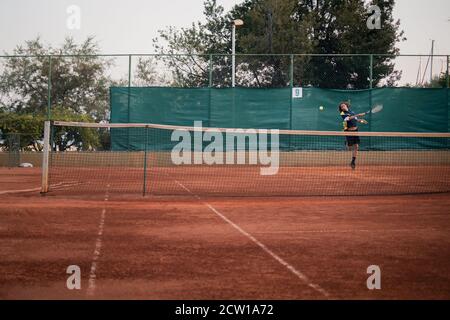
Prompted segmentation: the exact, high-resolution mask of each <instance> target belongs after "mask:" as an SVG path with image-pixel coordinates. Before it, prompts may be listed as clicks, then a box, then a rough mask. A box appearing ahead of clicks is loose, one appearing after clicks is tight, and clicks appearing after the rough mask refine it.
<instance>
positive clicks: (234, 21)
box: [231, 19, 244, 88]
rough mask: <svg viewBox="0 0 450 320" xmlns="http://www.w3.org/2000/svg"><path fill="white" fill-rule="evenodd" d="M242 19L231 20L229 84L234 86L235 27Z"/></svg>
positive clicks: (242, 22) (241, 23)
mask: <svg viewBox="0 0 450 320" xmlns="http://www.w3.org/2000/svg"><path fill="white" fill-rule="evenodd" d="M243 24H244V21H242V20H241V19H236V20H233V22H232V30H231V51H232V56H231V86H232V87H233V88H234V86H235V84H236V27H238V26H242V25H243Z"/></svg>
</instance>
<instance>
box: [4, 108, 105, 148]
mask: <svg viewBox="0 0 450 320" xmlns="http://www.w3.org/2000/svg"><path fill="white" fill-rule="evenodd" d="M52 117H53V119H57V120H60V121H77V122H94V119H93V118H92V117H91V116H90V115H88V114H86V113H84V114H81V113H78V112H76V111H74V110H72V109H70V108H63V107H58V106H57V107H55V108H54V110H53V115H52ZM45 120H47V118H46V116H45V115H43V114H39V115H33V114H26V113H17V112H0V149H4V150H9V149H10V145H11V141H12V139H15V140H17V141H19V144H18V149H19V150H21V151H42V148H43V139H44V137H43V132H44V122H45ZM105 134H107V133H106V132H100V131H98V130H93V129H89V128H81V129H80V128H75V127H54V131H53V135H52V136H53V139H52V142H53V145H52V147H53V148H54V149H55V150H59V151H64V150H69V149H71V150H93V149H101V148H104V147H105V140H107V139H103V138H104V135H105ZM106 147H107V146H106Z"/></svg>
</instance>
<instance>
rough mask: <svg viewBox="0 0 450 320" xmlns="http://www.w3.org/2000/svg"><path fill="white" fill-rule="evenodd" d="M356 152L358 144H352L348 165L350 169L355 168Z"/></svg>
mask: <svg viewBox="0 0 450 320" xmlns="http://www.w3.org/2000/svg"><path fill="white" fill-rule="evenodd" d="M358 150H359V144H357V143H356V144H354V145H353V146H352V162H351V163H350V166H351V167H352V169H355V168H356V157H357V156H358Z"/></svg>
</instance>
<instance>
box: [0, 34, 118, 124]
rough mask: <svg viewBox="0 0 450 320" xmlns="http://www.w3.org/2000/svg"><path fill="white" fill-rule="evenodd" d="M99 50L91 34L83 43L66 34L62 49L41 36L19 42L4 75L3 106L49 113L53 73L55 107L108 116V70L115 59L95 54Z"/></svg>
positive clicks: (1, 84)
mask: <svg viewBox="0 0 450 320" xmlns="http://www.w3.org/2000/svg"><path fill="white" fill-rule="evenodd" d="M97 53H98V45H97V44H96V43H95V42H94V39H93V38H91V37H90V38H87V39H86V40H85V41H84V42H83V43H81V44H79V45H78V44H76V43H75V42H74V40H73V39H72V38H66V39H65V42H64V44H63V45H62V47H61V48H59V49H56V48H52V47H51V46H45V45H44V44H42V42H41V40H40V39H39V38H37V39H35V40H32V41H26V42H25V45H23V46H22V45H19V46H17V47H16V48H15V49H14V50H13V54H12V57H9V58H7V59H6V62H5V69H4V72H3V73H2V74H1V75H0V94H2V96H3V97H4V98H3V100H2V103H1V105H2V106H3V109H6V110H9V111H14V112H18V113H32V114H43V113H45V112H46V109H47V104H48V102H47V101H48V80H49V75H50V76H51V92H50V93H51V106H52V108H53V107H55V106H64V107H65V108H68V109H71V110H73V111H74V112H76V113H80V114H83V113H87V114H89V115H90V116H92V117H93V118H94V119H96V120H104V119H106V116H107V110H108V90H109V84H110V80H109V78H108V77H107V76H105V72H106V70H107V69H108V68H109V67H110V66H111V64H112V62H111V61H110V60H108V59H103V58H101V57H99V56H94V55H95V54H97ZM48 55H51V60H50V58H49V57H48ZM64 55H66V56H64ZM67 55H69V56H67ZM50 63H51V74H50V73H49V70H50Z"/></svg>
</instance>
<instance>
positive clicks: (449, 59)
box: [447, 56, 450, 88]
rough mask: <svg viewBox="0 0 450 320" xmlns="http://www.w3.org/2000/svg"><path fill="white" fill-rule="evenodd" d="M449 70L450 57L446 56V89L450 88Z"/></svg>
mask: <svg viewBox="0 0 450 320" xmlns="http://www.w3.org/2000/svg"><path fill="white" fill-rule="evenodd" d="M449 69H450V56H447V88H450V79H449V78H450V76H449V71H450V70H449Z"/></svg>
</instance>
